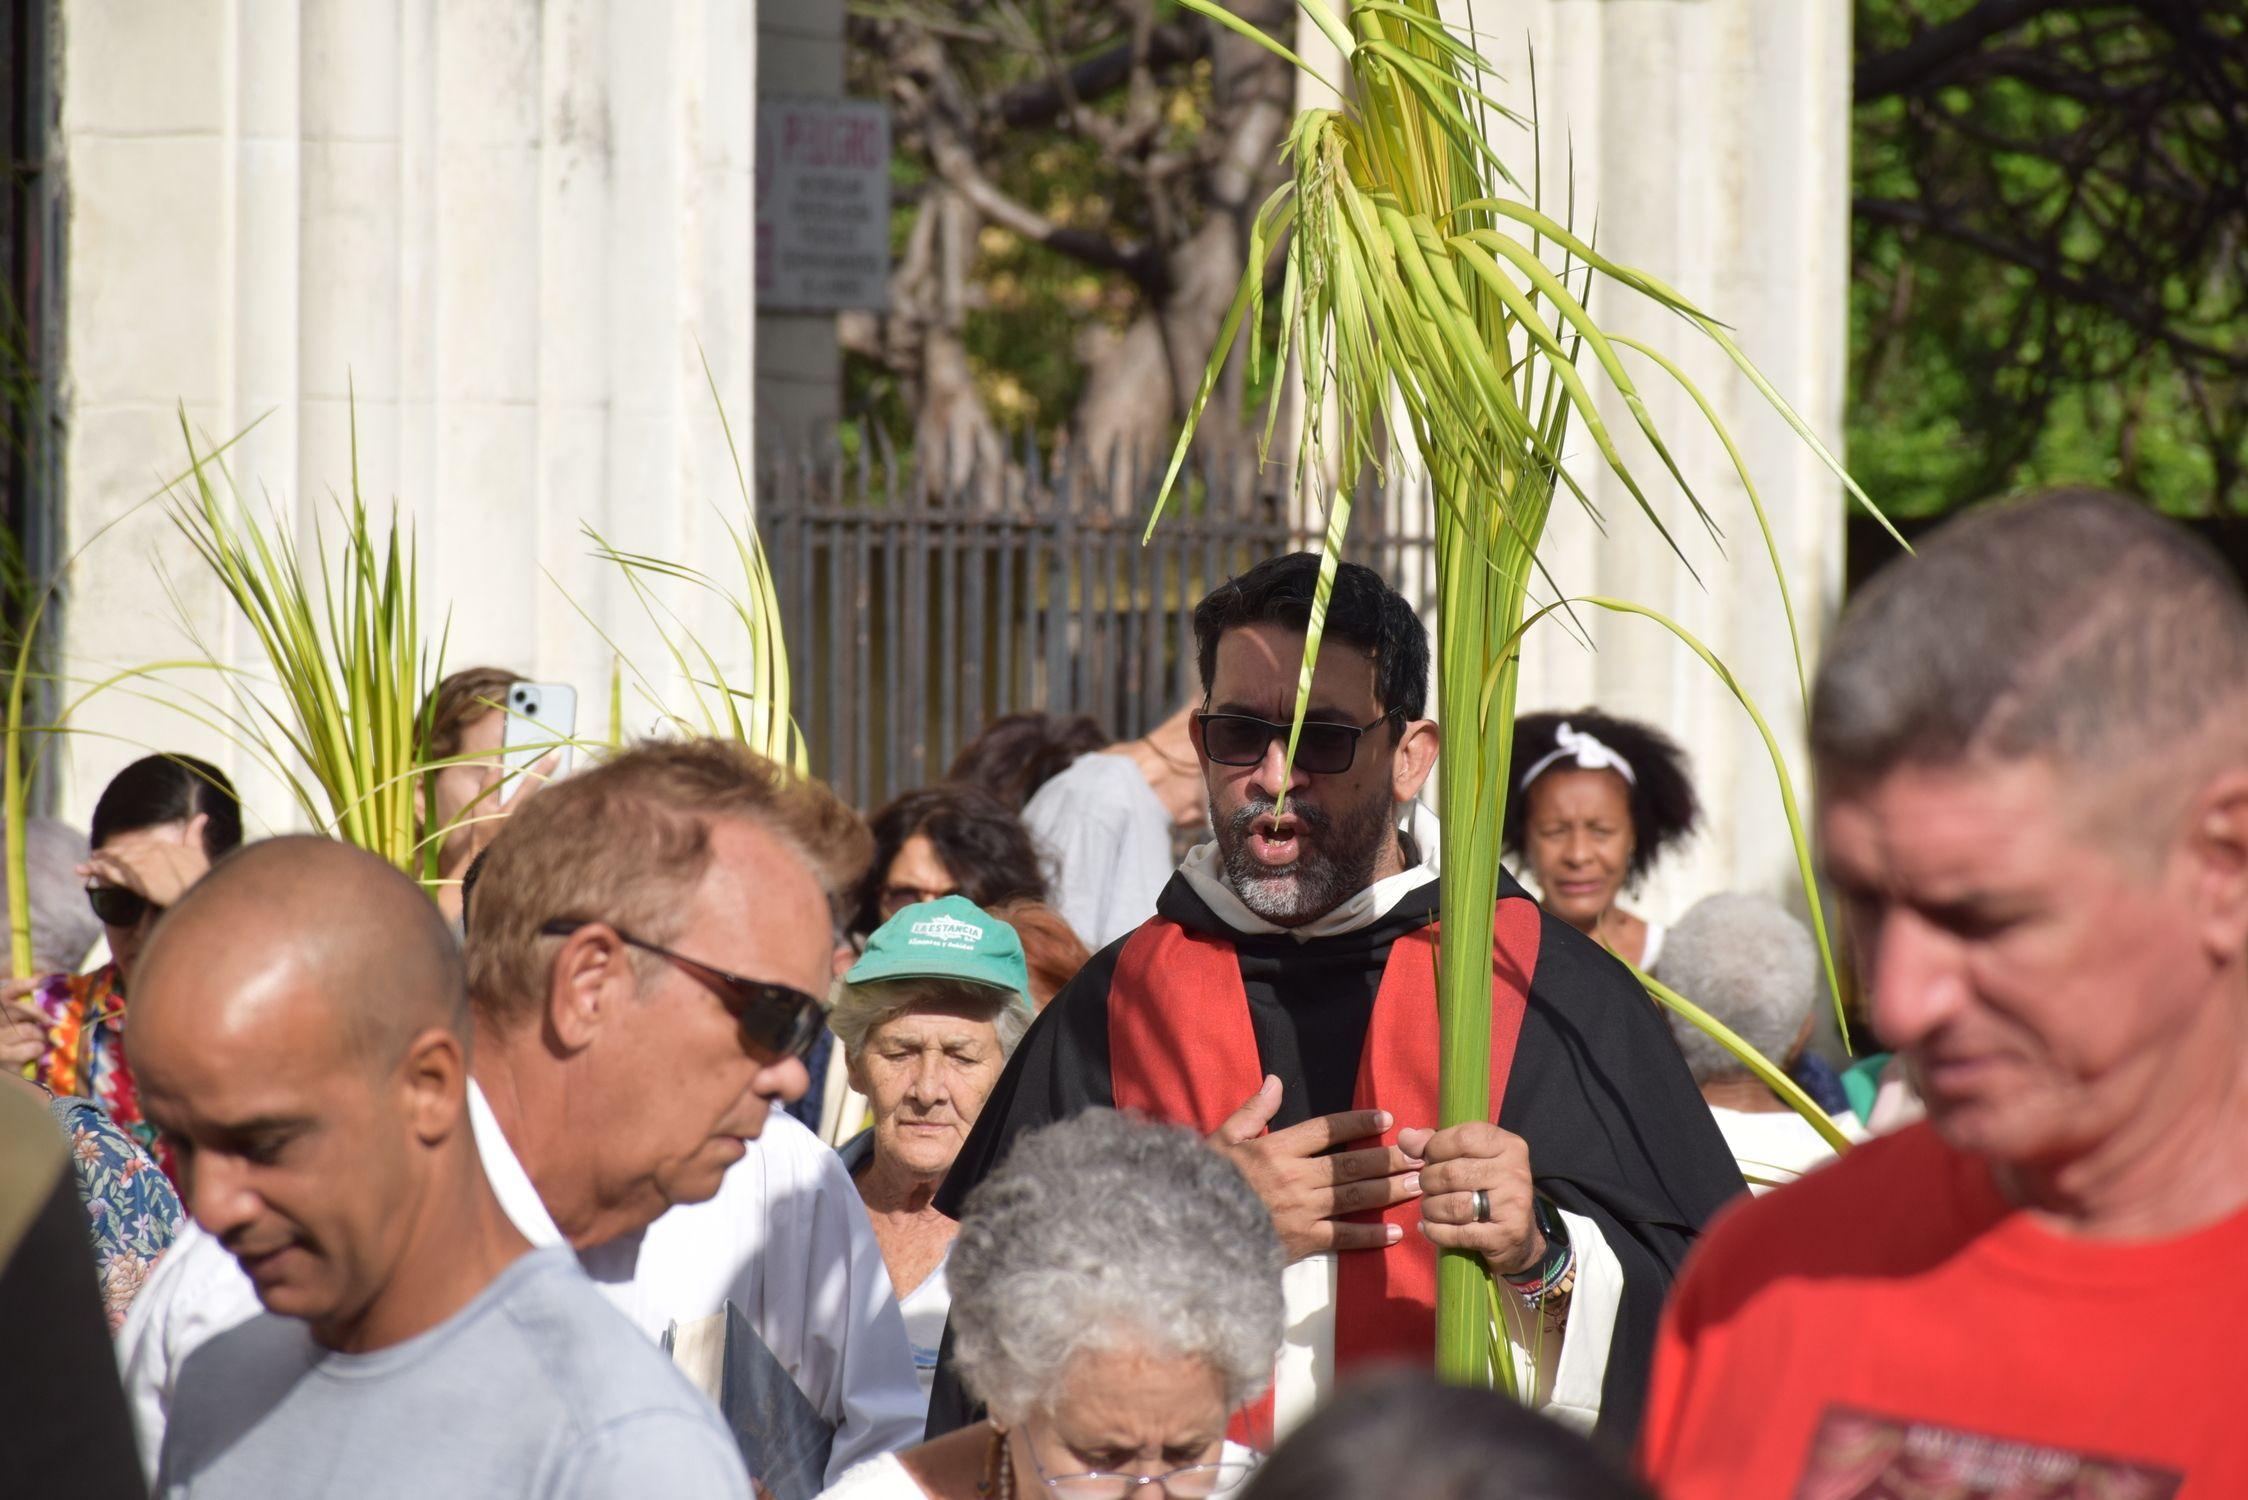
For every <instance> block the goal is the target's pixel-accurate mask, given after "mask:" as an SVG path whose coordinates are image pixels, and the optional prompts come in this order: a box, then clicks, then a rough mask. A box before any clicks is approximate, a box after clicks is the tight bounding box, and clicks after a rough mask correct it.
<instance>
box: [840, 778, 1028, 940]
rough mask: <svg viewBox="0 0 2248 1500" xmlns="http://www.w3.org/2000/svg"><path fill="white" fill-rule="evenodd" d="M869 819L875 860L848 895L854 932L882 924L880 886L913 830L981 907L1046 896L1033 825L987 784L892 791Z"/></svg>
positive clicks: (962, 889) (871, 929)
mask: <svg viewBox="0 0 2248 1500" xmlns="http://www.w3.org/2000/svg"><path fill="white" fill-rule="evenodd" d="M867 821H868V825H869V826H870V827H871V828H872V829H873V831H874V862H873V863H872V864H870V865H868V866H867V868H866V876H865V878H864V879H862V880H860V882H859V886H858V890H857V891H856V892H855V893H854V894H853V896H852V899H851V902H850V911H851V930H852V931H853V932H855V933H859V934H862V935H863V934H866V933H870V932H872V931H874V929H875V928H877V927H880V926H881V925H882V887H883V884H884V883H885V882H886V881H887V880H888V879H889V875H890V861H892V860H894V859H896V858H897V857H898V850H900V849H901V848H903V847H905V841H906V840H907V839H909V838H912V837H913V836H914V835H915V834H917V833H918V834H920V835H921V836H922V837H924V838H926V839H927V840H928V841H929V842H930V843H931V844H933V845H935V846H936V850H937V857H938V858H939V859H941V860H943V861H944V867H945V869H946V870H947V871H948V872H950V874H951V875H952V878H953V880H954V881H955V882H956V883H957V884H958V885H959V887H960V894H961V895H963V896H965V897H967V898H968V899H969V900H970V901H973V902H974V903H975V904H976V905H978V906H980V907H982V908H983V909H984V910H985V911H989V910H991V909H992V908H993V907H995V906H998V905H1000V904H1001V903H1003V902H1007V901H1020V900H1031V901H1043V900H1045V899H1046V875H1045V872H1044V870H1043V869H1041V868H1040V866H1039V863H1038V849H1037V846H1036V845H1034V844H1032V843H1031V841H1030V831H1029V830H1028V829H1026V828H1024V827H1023V825H1022V819H1020V818H1018V817H1016V816H1015V815H1014V814H1013V813H1012V812H1009V811H1008V810H1007V809H1006V808H1005V807H1004V806H1002V805H1001V804H1000V803H999V801H998V799H997V798H995V797H993V796H992V795H991V793H989V792H984V791H978V790H977V789H976V788H975V787H972V786H932V787H923V788H922V789H921V790H920V791H916V792H907V793H905V794H904V795H903V796H901V797H898V798H896V799H895V800H893V801H892V802H891V803H890V804H889V805H888V806H887V807H884V808H883V809H882V810H881V811H879V812H877V813H876V814H875V815H874V816H873V817H872V818H870V819H868V820H867Z"/></svg>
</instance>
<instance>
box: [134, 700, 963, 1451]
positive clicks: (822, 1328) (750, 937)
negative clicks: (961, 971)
mask: <svg viewBox="0 0 2248 1500" xmlns="http://www.w3.org/2000/svg"><path fill="white" fill-rule="evenodd" d="M869 853H870V848H869V840H868V838H867V835H866V832H865V830H864V828H863V826H862V825H861V824H860V823H859V820H858V819H857V817H856V816H855V815H854V814H853V813H851V812H850V810H849V809H848V808H846V807H844V806H843V804H842V803H841V802H839V801H838V800H837V799H836V798H835V797H834V796H833V794H832V793H830V792H828V791H827V790H826V789H825V788H824V787H821V786H819V785H818V784H817V783H813V782H809V781H804V780H799V779H797V778H795V777H792V776H790V775H789V774H788V773H786V772H785V771H783V770H782V769H781V768H779V767H777V766H775V765H773V764H772V763H771V762H769V761H766V760H764V759H762V758H761V757H758V756H756V755H754V754H752V753H750V752H749V751H747V750H745V749H743V748H742V747H740V746H738V745H734V744H731V743H727V742H721V741H715V740H699V741H688V742H683V743H669V744H660V743H651V744H647V745H642V746H640V747H637V748H635V749H633V750H631V751H629V752H627V753H625V754H623V755H620V756H618V757H617V758H615V759H614V760H612V761H610V762H608V763H607V764H605V765H603V766H600V767H598V768H596V769H594V770H591V771H588V772H586V773H584V774H583V775H580V776H577V777H574V778H572V779H570V780H568V781H564V782H560V783H558V784H556V785H555V786H553V787H550V788H548V789H547V790H545V791H543V792H541V793H540V795H539V796H538V797H536V798H534V799H532V800H530V801H529V802H527V803H525V804H524V807H523V809H522V811H520V812H518V813H516V814H515V815H514V816H512V817H511V818H510V819H509V820H508V826H507V827H506V829H505V830H504V831H503V832H502V833H501V835H500V836H499V837H498V838H497V839H496V840H495V841H494V842H493V845H492V848H491V852H490V854H489V856H488V857H487V862H486V865H485V867H484V871H483V873H482V876H481V878H480V880H479V882H478V885H477V889H476V900H475V903H474V906H473V909H472V914H471V926H470V932H469V943H468V971H469V989H470V996H471V1003H472V1008H473V1019H474V1043H473V1047H472V1051H471V1055H470V1056H471V1072H472V1077H473V1083H472V1086H471V1091H470V1110H471V1120H472V1123H473V1125H474V1127H475V1131H476V1137H477V1145H478V1148H479V1150H480V1152H481V1154H482V1156H483V1159H484V1163H485V1170H486V1173H487V1175H488V1176H489V1177H490V1178H491V1181H492V1186H493V1189H494V1191H495V1192H496V1193H497V1195H498V1197H499V1199H500V1202H501V1204H502V1206H503V1207H504V1208H505V1209H506V1210H507V1213H508V1216H509V1217H510V1218H511V1219H512V1220H513V1221H514V1223H515V1225H516V1227H517V1229H518V1230H519V1231H521V1232H522V1234H523V1235H524V1237H525V1238H526V1239H528V1240H530V1241H531V1242H532V1243H533V1244H534V1245H551V1244H562V1243H566V1244H568V1245H570V1246H571V1247H572V1248H573V1249H574V1250H575V1251H576V1252H577V1256H578V1259H579V1262H580V1264H581V1265H583V1266H584V1267H585V1269H586V1271H587V1272H588V1274H590V1275H591V1276H592V1277H593V1279H594V1280H595V1282H596V1283H597V1284H599V1285H600V1287H601V1289H602V1290H603V1291H604V1292H605V1293H606V1294H607V1295H608V1297H609V1299H610V1301H611V1302H612V1303H614V1304H615V1305H616V1306H617V1307H619V1308H620V1309H621V1310H622V1311H623V1312H624V1313H625V1314H626V1316H627V1317H628V1318H630V1319H631V1320H632V1321H633V1322H634V1323H636V1324H637V1325H639V1326H640V1327H641V1328H642V1329H643V1330H644V1331H645V1332H647V1333H648V1334H649V1335H650V1336H651V1337H660V1336H661V1335H663V1334H664V1333H665V1332H666V1330H667V1329H669V1328H670V1327H671V1326H672V1325H673V1324H688V1323H692V1322H696V1321H699V1320H702V1319H705V1318H709V1317H711V1316H713V1315H717V1314H720V1313H722V1312H723V1310H724V1306H725V1304H726V1303H727V1302H728V1301H731V1302H733V1303H734V1304H735V1305H736V1306H738V1307H739V1308H740V1309H741V1311H742V1312H743V1313H744V1314H745V1315H746V1316H747V1318H748V1319H749V1321H750V1323H751V1325H752V1326H753V1327H754V1329H755V1331H756V1333H757V1334H758V1336H759V1337H760V1338H761V1339H762V1340H763V1341H764V1343H765V1344H766V1346H767V1347H768V1348H769V1349H770V1350H771V1352H772V1354H773V1355H774V1357H775V1358H776V1359H777V1360H778V1362H779V1363H780V1365H781V1367H782V1368H783V1369H784V1370H785V1371H786V1372H787V1373H788V1374H789V1375H790V1376H791V1377H793V1378H794V1380H795V1382H796V1384H797V1386H798V1387H799V1389H801V1390H802V1392H803V1394H804V1395H805V1396H806V1397H807V1398H808V1400H809V1402H810V1404H811V1405H812V1406H813V1407H814V1408H815V1409H816V1410H817V1411H818V1413H819V1415H820V1417H821V1418H823V1419H824V1420H825V1421H826V1422H828V1423H832V1424H833V1425H834V1427H835V1432H834V1441H833V1446H832V1449H831V1452H830V1456H829V1462H828V1464H827V1473H828V1474H829V1475H830V1476H833V1475H837V1474H840V1473H841V1472H842V1471H843V1470H844V1469H845V1468H848V1467H849V1466H850V1465H851V1464H852V1463H854V1462H856V1461H858V1460H859V1459H862V1458H866V1457H869V1456H871V1455H873V1454H875V1453H879V1452H884V1451H888V1450H890V1449H894V1448H898V1447H903V1446H906V1445H909V1444H911V1443H913V1442H916V1441H918V1440H919V1437H920V1423H919V1419H918V1415H917V1413H918V1409H919V1389H918V1386H917V1383H916V1381H915V1379H914V1375H913V1366H912V1359H911V1356H910V1354H909V1353H908V1351H907V1346H906V1340H905V1328H904V1324H903V1322H902V1321H901V1320H900V1318H899V1316H898V1312H897V1306H896V1302H895V1300H894V1298H893V1297H892V1296H891V1294H890V1288H889V1282H888V1278H887V1276H886V1274H885V1273H884V1270H883V1267H882V1261H881V1256H880V1255H879V1253H878V1252H877V1251H876V1249H875V1246H874V1242H873V1236H872V1234H871V1232H870V1231H869V1230H868V1229H867V1227H866V1224H865V1220H864V1217H863V1216H862V1215H861V1214H860V1213H859V1212H858V1205H857V1199H856V1195H855V1194H854V1193H853V1191H852V1189H851V1184H850V1180H849V1178H848V1177H847V1176H846V1175H845V1174H844V1173H843V1171H842V1168H841V1167H840V1165H839V1164H838V1163H836V1162H835V1160H834V1159H833V1156H832V1154H831V1153H828V1152H827V1151H825V1149H824V1148H822V1147H820V1146H819V1144H818V1142H817V1141H816V1140H814V1139H813V1138H812V1137H811V1136H810V1135H809V1134H807V1133H806V1132H805V1131H803V1130H802V1129H801V1128H799V1127H795V1126H794V1125H793V1122H790V1121H788V1120H787V1119H785V1117H780V1116H779V1111H778V1110H776V1109H774V1108H773V1105H774V1103H775V1101H778V1100H786V1099H793V1098H796V1097H799V1096H801V1095H802V1093H803V1091H804V1089H805V1088H806V1086H807V1080H806V1078H805V1074H804V1068H803V1064H802V1062H801V1061H800V1059H801V1056H802V1049H803V1047H804V1046H805V1045H806V1044H807V1043H808V1041H809V1039H810V1038H811V1037H812V1036H814V1035H816V1034H817V1030H818V1028H819V1027H820V1026H821V1025H822V1024H824V1022H823V1013H822V1011H821V1009H820V1006H819V1003H818V1001H817V1000H816V999H814V998H813V997H814V996H815V995H816V994H818V993H820V992H822V991H824V989H825V988H826V983H827V974H828V969H829V965H830V959H831V953H832V946H833V945H832V933H833V930H834V927H833V916H832V910H833V908H832V900H833V897H834V895H835V893H836V892H838V891H840V890H843V889H845V888H847V887H848V886H849V884H850V882H851V880H852V879H853V878H854V877H855V876H856V875H857V873H858V872H859V870H860V869H861V868H862V867H863V866H864V864H865V862H866V860H867V858H868V857H869ZM256 1310H257V1303H256V1300H255V1297H254V1295H252V1294H251V1292H250V1290H249V1287H248V1285H247V1283H246V1282H245V1281H244V1280H243V1279H242V1277H241V1274H240V1272H239V1270H238V1269H237V1268H236V1267H235V1265H234V1262H233V1258H232V1257H231V1256H229V1255H228V1254H227V1253H226V1252H225V1251H224V1250H223V1249H221V1248H220V1247H219V1246H218V1245H217V1243H216V1242H215V1241H213V1240H211V1239H210V1237H209V1236H207V1235H201V1234H190V1235H188V1236H186V1237H183V1238H182V1240H181V1241H180V1242H179V1243H178V1244H177V1245H175V1246H174V1247H173V1249H172V1251H171V1253H170V1254H169V1255H167V1256H166V1257H165V1260H164V1262H163V1263H161V1264H160V1265H159V1266H158V1268H157V1271H156V1273H155V1274H154V1275H153V1276H152V1277H151V1279H150V1281H149V1283H148V1285H147V1286H146V1287H144V1288H143V1289H142V1292H141V1295H140V1297H139V1298H138V1299H137V1301H136V1302H135V1305H134V1311H133V1315H132V1317H130V1318H129V1319H128V1320H127V1322H126V1325H125V1328H124V1329H123V1330H122V1332H121V1333H120V1335H119V1357H120V1360H121V1362H122V1363H123V1366H124V1373H125V1383H126V1390H127V1395H128V1397H129V1398H130V1400H131V1402H132V1404H133V1406H134V1409H135V1416H136V1419H137V1420H138V1422H139V1424H140V1428H141V1442H142V1446H143V1451H144V1454H146V1455H148V1456H150V1457H151V1458H153V1455H154V1454H155V1452H156V1451H157V1450H158V1448H159V1447H160V1445H161V1443H162V1436H163V1425H164V1419H165V1413H166V1410H167V1408H168V1406H169V1403H170V1398H171V1382H172V1380H173V1378H174V1376H175V1374H176V1372H177V1370H178V1367H179V1365H180V1363H181V1361H183V1360H184V1359H185V1358H186V1357H187V1355H188V1354H189V1352H190V1351H192V1350H193V1349H194V1348H195V1347H196V1346H197V1345H198V1344H200V1343H202V1342H203V1341H204V1340H206V1339H208V1338H210V1337H212V1336H213V1335H215V1334H216V1333H219V1332H221V1331H223V1330H224V1329H227V1328H230V1327H232V1326H233V1325H234V1324H236V1323H238V1322H240V1321H242V1320H243V1319H244V1318H246V1317H248V1316H250V1315H252V1314H254V1313H255V1312H256ZM753 1467H754V1465H753Z"/></svg>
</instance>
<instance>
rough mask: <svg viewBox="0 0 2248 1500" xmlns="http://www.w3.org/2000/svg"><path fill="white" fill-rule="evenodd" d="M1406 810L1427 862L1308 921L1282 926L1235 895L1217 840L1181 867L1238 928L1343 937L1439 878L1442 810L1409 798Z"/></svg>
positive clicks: (1298, 936) (1215, 912)
mask: <svg viewBox="0 0 2248 1500" xmlns="http://www.w3.org/2000/svg"><path fill="white" fill-rule="evenodd" d="M1405 806H1406V812H1405V823H1404V829H1405V832H1406V833H1407V834H1408V835H1409V836H1411V838H1412V840H1413V843H1414V846H1415V847H1416V848H1417V849H1419V851H1420V855H1421V862H1420V863H1419V864H1417V865H1414V866H1412V867H1410V868H1408V869H1405V870H1400V871H1399V872H1398V873H1397V874H1395V875H1387V876H1384V877H1383V878H1382V879H1380V880H1377V881H1375V882H1374V883H1373V884H1372V885H1370V886H1368V887H1366V889H1364V890H1362V891H1360V892H1359V893H1358V894H1357V895H1355V896H1353V897H1351V898H1350V899H1349V900H1348V901H1345V902H1344V903H1343V904H1342V905H1340V906H1338V907H1336V908H1335V909H1334V910H1333V911H1331V912H1329V913H1327V914H1326V915H1325V916H1323V917H1320V918H1318V919H1316V920H1315V921H1310V922H1306V923H1304V924H1303V925H1302V926H1301V927H1282V926H1280V925H1279V924H1278V923H1274V922H1268V921H1266V920H1265V919H1264V918H1263V917H1260V916H1258V915H1257V914H1256V913H1255V912H1253V911H1251V910H1250V909H1249V908H1248V906H1247V904H1246V903H1244V902H1243V901H1242V899H1241V898H1240V897H1239V896H1237V895H1235V894H1234V890H1233V887H1232V886H1230V885H1227V884H1226V883H1225V864H1224V861H1222V860H1221V859H1219V857H1218V845H1217V841H1216V840H1215V839H1213V840H1211V841H1210V842H1209V843H1207V844H1197V845H1195V846H1194V848H1193V849H1192V850H1190V851H1189V852H1188V854H1187V857H1186V860H1185V862H1184V863H1182V864H1181V865H1180V866H1179V873H1180V874H1181V875H1183V876H1185V877H1186V883H1187V884H1188V885H1190V886H1192V887H1193V888H1194V894H1196V895H1197V896H1200V897H1201V898H1202V901H1203V904H1204V905H1206V906H1208V907H1209V908H1210V914H1211V915H1212V916H1214V917H1216V918H1217V919H1218V920H1219V921H1221V922H1223V923H1224V924H1225V925H1226V926H1228V927H1230V928H1232V929H1233V930H1234V931H1236V932H1247V933H1254V934H1256V935H1258V936H1261V937H1274V936H1278V935H1279V934H1281V933H1286V934H1287V935H1288V936H1290V937H1292V938H1294V939H1295V940H1296V941H1297V942H1299V943H1308V942H1310V941H1311V940H1312V939H1313V938H1326V937H1339V936H1341V935H1342V934H1344V933H1346V932H1356V931H1358V930H1359V929H1360V928H1362V927H1371V926H1373V925H1374V924H1375V923H1376V922H1379V921H1380V920H1381V919H1382V918H1384V917H1386V916H1388V915H1389V914H1390V913H1391V912H1392V911H1394V910H1396V908H1397V903H1398V902H1400V901H1402V900H1404V899H1405V898H1406V897H1407V896H1408V895H1410V894H1412V893H1413V892H1414V891H1417V890H1419V889H1420V888H1421V887H1422V886H1424V885H1427V884H1428V883H1429V882H1430V881H1432V880H1434V879H1436V876H1437V869H1438V865H1439V861H1440V859H1441V855H1440V853H1439V851H1438V846H1437V840H1438V837H1439V832H1440V830H1439V829H1438V827H1437V822H1436V814H1434V813H1432V812H1430V811H1429V810H1428V808H1427V807H1426V806H1424V805H1423V804H1421V803H1420V802H1417V801H1416V802H1408V803H1407V804H1406V805H1405Z"/></svg>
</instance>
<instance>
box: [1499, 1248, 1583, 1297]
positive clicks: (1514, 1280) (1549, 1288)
mask: <svg viewBox="0 0 2248 1500" xmlns="http://www.w3.org/2000/svg"><path fill="white" fill-rule="evenodd" d="M1576 1267H1577V1251H1576V1247H1575V1246H1573V1245H1568V1244H1563V1245H1562V1246H1561V1247H1560V1249H1559V1251H1558V1253H1556V1254H1555V1255H1553V1256H1549V1257H1548V1258H1547V1260H1546V1263H1545V1265H1544V1266H1543V1267H1541V1268H1540V1269H1539V1271H1538V1273H1537V1274H1536V1275H1535V1276H1529V1277H1515V1276H1509V1277H1508V1278H1507V1279H1506V1283H1507V1285H1508V1286H1510V1287H1513V1288H1514V1291H1515V1295H1516V1296H1518V1297H1520V1298H1522V1300H1523V1301H1525V1302H1527V1303H1529V1304H1530V1305H1531V1306H1532V1307H1536V1306H1538V1305H1539V1304H1540V1303H1542V1302H1544V1301H1545V1299H1546V1298H1547V1297H1549V1296H1556V1297H1557V1296H1560V1295H1562V1294H1564V1293H1566V1292H1567V1291H1568V1289H1569V1287H1571V1286H1573V1285H1575V1277H1574V1276H1573V1275H1572V1274H1571V1273H1572V1272H1574V1271H1575V1270H1576Z"/></svg>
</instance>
